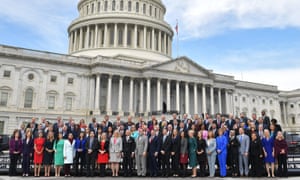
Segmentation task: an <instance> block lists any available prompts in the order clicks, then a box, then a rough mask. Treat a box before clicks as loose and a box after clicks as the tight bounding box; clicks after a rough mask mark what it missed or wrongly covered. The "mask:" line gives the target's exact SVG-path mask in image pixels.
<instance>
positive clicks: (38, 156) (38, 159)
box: [33, 131, 45, 177]
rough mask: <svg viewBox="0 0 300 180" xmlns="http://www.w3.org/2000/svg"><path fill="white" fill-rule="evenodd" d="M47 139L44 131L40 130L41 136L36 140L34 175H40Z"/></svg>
mask: <svg viewBox="0 0 300 180" xmlns="http://www.w3.org/2000/svg"><path fill="white" fill-rule="evenodd" d="M44 144H45V139H44V138H43V132H42V131H40V132H39V137H37V138H36V139H35V140H34V157H33V163H34V176H35V177H36V176H40V171H41V164H42V163H43V152H44Z"/></svg>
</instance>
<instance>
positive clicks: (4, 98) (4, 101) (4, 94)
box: [0, 92, 8, 106]
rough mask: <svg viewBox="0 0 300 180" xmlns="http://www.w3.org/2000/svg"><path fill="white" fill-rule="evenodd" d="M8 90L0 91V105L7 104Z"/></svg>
mask: <svg viewBox="0 0 300 180" xmlns="http://www.w3.org/2000/svg"><path fill="white" fill-rule="evenodd" d="M7 101H8V92H1V99H0V106H7Z"/></svg>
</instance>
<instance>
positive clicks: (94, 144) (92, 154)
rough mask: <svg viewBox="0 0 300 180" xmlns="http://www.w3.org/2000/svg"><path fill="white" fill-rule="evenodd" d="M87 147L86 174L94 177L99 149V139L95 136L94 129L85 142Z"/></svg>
mask: <svg viewBox="0 0 300 180" xmlns="http://www.w3.org/2000/svg"><path fill="white" fill-rule="evenodd" d="M85 148H86V149H87V153H86V170H87V174H86V175H87V177H93V176H94V172H95V163H96V158H97V154H98V150H99V143H98V140H97V139H96V138H95V132H94V131H90V135H89V137H88V138H87V140H86V143H85ZM91 166H92V167H91ZM91 168H92V169H91Z"/></svg>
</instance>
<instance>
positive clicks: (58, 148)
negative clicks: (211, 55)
mask: <svg viewBox="0 0 300 180" xmlns="http://www.w3.org/2000/svg"><path fill="white" fill-rule="evenodd" d="M53 150H54V166H55V176H56V177H58V176H60V171H61V168H62V166H63V165H64V154H63V152H64V139H63V135H62V133H61V132H59V133H58V135H57V140H56V141H55V142H54V146H53Z"/></svg>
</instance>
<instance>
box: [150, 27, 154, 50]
mask: <svg viewBox="0 0 300 180" xmlns="http://www.w3.org/2000/svg"><path fill="white" fill-rule="evenodd" d="M154 35H155V34H154V28H152V39H151V40H152V47H151V49H152V51H154V50H155V48H154V47H155V45H154V44H155V41H154Z"/></svg>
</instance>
